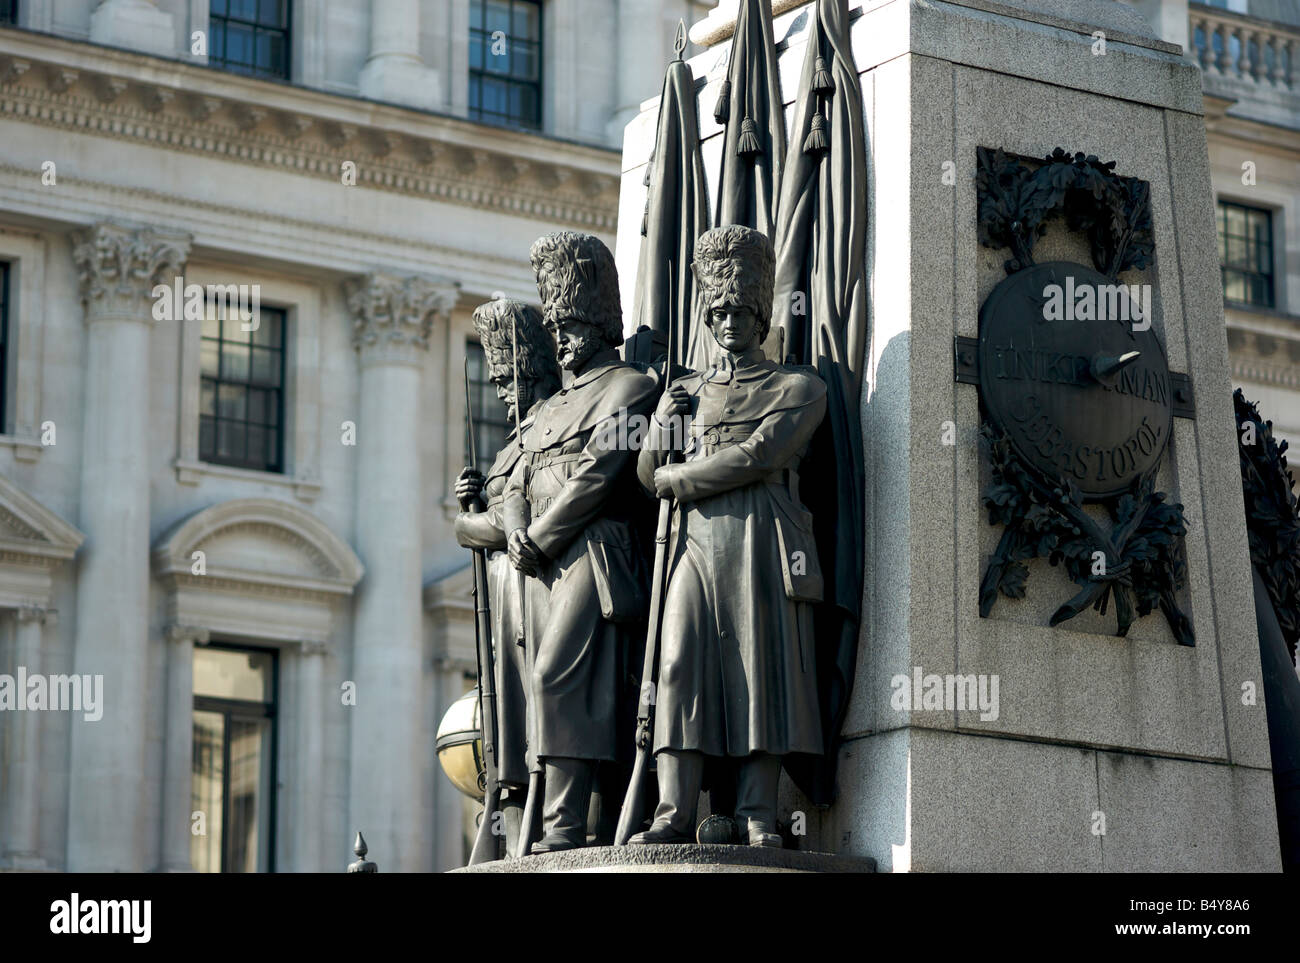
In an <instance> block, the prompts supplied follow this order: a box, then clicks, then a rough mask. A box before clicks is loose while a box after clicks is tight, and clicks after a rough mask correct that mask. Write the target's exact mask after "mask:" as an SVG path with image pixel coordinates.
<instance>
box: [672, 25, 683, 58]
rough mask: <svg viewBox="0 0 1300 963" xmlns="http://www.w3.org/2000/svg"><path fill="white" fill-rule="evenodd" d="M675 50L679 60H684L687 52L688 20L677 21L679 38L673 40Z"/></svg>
mask: <svg viewBox="0 0 1300 963" xmlns="http://www.w3.org/2000/svg"><path fill="white" fill-rule="evenodd" d="M673 49H674V50H676V51H677V59H678V60H681V59H682V54H683V53H685V52H686V20H685V18H683V19H681V20H678V21H677V36H676V37H675V38H673Z"/></svg>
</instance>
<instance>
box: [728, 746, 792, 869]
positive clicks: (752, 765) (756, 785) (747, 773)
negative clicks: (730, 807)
mask: <svg viewBox="0 0 1300 963" xmlns="http://www.w3.org/2000/svg"><path fill="white" fill-rule="evenodd" d="M780 778H781V757H780V756H774V755H772V754H771V753H766V752H756V753H754V754H753V755H752V756H746V757H745V760H744V761H743V762H741V764H740V773H739V776H738V778H737V780H736V823H737V824H738V826H739V828H740V831H741V833H742V834H743V833H746V832H747V833H748V835H749V845H751V846H763V847H766V848H768V849H780V848H781V837H780V835H779V834H778V833H777V831H776V787H777V782H778V780H780Z"/></svg>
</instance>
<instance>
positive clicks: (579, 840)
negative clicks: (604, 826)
mask: <svg viewBox="0 0 1300 963" xmlns="http://www.w3.org/2000/svg"><path fill="white" fill-rule="evenodd" d="M543 761H544V762H545V763H546V801H545V804H544V805H543V808H542V830H543V831H544V833H545V835H543V836H542V838H541V841H540V842H537V843H534V844H533V849H532V851H533V852H534V853H558V852H560V851H561V850H564V849H577V848H578V847H580V846H582V845H584V844H585V843H586V842H587V807H588V805H589V804H590V802H591V780H592V775H593V774H594V772H595V769H596V763H595V762H594V761H593V760H591V759H569V758H566V757H563V756H548V757H547V758H546V759H545V760H543Z"/></svg>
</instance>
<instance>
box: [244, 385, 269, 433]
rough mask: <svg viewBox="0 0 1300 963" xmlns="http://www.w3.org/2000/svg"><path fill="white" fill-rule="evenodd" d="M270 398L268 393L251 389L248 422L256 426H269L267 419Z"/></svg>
mask: <svg viewBox="0 0 1300 963" xmlns="http://www.w3.org/2000/svg"><path fill="white" fill-rule="evenodd" d="M269 396H270V392H268V391H259V390H258V389H256V388H252V389H249V392H248V420H249V421H250V422H253V423H254V424H259V425H265V424H268V423H269V421H268V418H267V408H268V404H267V399H268V397H269Z"/></svg>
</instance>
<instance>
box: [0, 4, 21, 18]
mask: <svg viewBox="0 0 1300 963" xmlns="http://www.w3.org/2000/svg"><path fill="white" fill-rule="evenodd" d="M17 22H18V0H0V23H17Z"/></svg>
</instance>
